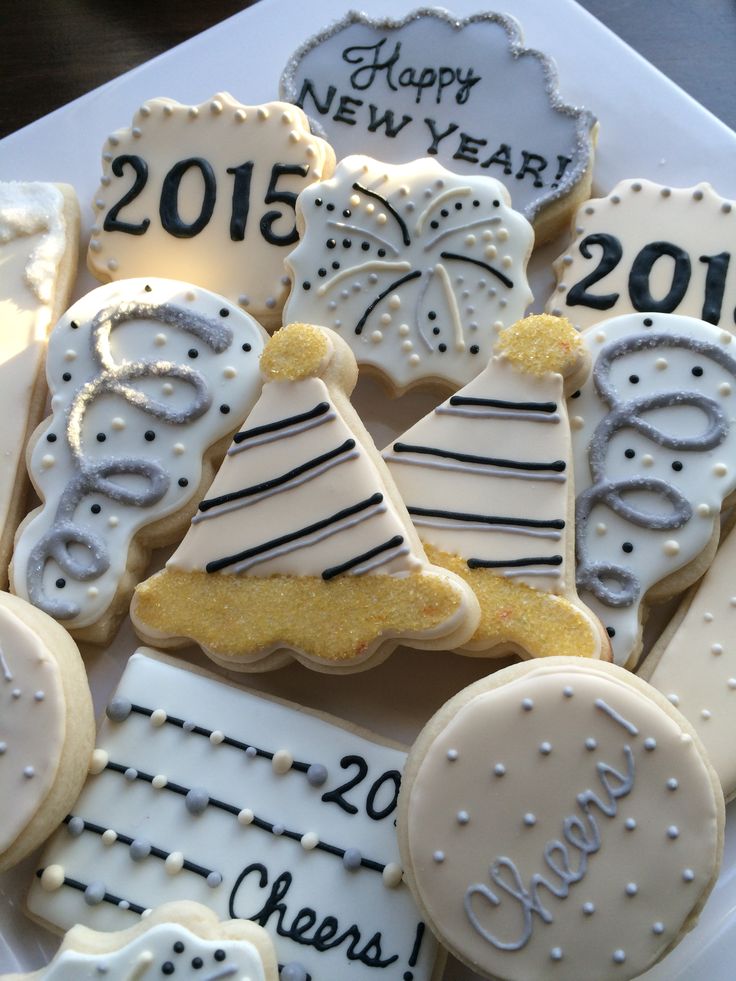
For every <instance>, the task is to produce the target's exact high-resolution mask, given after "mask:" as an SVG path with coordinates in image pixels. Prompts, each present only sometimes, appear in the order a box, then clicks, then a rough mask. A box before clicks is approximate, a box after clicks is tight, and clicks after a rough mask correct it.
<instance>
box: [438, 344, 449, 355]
mask: <svg viewBox="0 0 736 981" xmlns="http://www.w3.org/2000/svg"><path fill="white" fill-rule="evenodd" d="M437 350H438V351H440V352H441V353H442V354H444V353H445V351H446V350H447V345H446V344H438V345H437Z"/></svg>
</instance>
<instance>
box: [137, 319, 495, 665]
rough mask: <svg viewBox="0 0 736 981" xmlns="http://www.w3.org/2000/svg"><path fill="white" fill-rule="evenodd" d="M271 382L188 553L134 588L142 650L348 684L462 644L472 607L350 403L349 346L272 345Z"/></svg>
mask: <svg viewBox="0 0 736 981" xmlns="http://www.w3.org/2000/svg"><path fill="white" fill-rule="evenodd" d="M261 373H262V375H263V379H264V386H263V391H262V393H261V396H260V398H259V400H258V402H257V404H256V406H255V407H254V409H253V411H252V412H251V414H250V415H249V416H248V418H247V419H246V421H245V424H244V426H243V428H242V429H241V430H240V432H239V433H237V434H236V435H235V437H234V439H233V443H232V446H231V447H230V449H229V450H228V452H227V456H226V458H225V462H224V463H223V465H222V467H221V469H220V471H219V473H218V474H217V476H216V478H215V480H214V483H213V484H212V486H211V487H210V489H209V491H207V494H206V496H205V498H204V500H203V501H201V503H200V505H199V511H198V513H197V514H196V515H195V516H194V518H193V519H192V524H191V527H190V529H189V531H188V532H187V535H186V537H185V538H184V541H183V542H182V543H181V545H180V546H179V548H178V549H177V550H176V552H175V553H174V555H173V556H172V557H171V558H170V559H169V561H168V562H167V564H166V568H165V569H164V570H163V571H161V572H159V573H156V574H155V575H154V576H152V577H151V578H150V579H148V580H147V581H146V582H144V583H141V585H140V586H139V587H138V588H137V590H136V593H135V597H134V600H133V605H132V608H131V616H132V619H133V625H134V626H135V628H136V630H137V631H138V633H139V634H140V636H141V637H142V638H143V639H144V640H146V641H147V642H148V643H154V644H158V645H159V646H160V645H164V646H178V645H180V644H181V643H183V642H184V641H185V640H186V639H189V640H194V641H196V642H197V643H198V644H199V645H200V646H201V647H202V648H203V650H204V651H205V652H206V653H207V654H208V655H209V656H210V657H211V658H213V660H215V661H218V662H219V663H220V664H222V665H224V666H226V667H230V668H234V669H241V670H267V669H270V668H275V667H280V666H281V665H283V664H285V663H288V661H289V660H290V659H291V658H292V657H294V658H296V659H297V660H299V661H301V662H302V663H303V664H305V665H306V666H307V667H310V668H314V669H316V670H319V671H354V670H362V669H364V668H368V667H372V666H373V665H374V664H377V663H378V662H379V661H382V660H384V659H385V658H386V657H387V656H388V655H389V654H390V653H391V651H392V650H393V649H394V647H396V645H397V644H398V643H405V644H408V645H409V646H411V647H420V648H425V649H435V648H439V649H451V648H454V647H457V646H459V645H462V644H464V643H466V642H467V641H468V640H469V639H470V637H471V636H472V634H473V632H474V630H475V628H476V625H477V623H478V617H479V609H478V604H477V601H476V599H475V596H474V595H473V593H472V592H471V590H470V588H469V587H468V586H466V584H465V583H464V582H463V581H462V579H460V577H459V576H456V575H455V574H454V573H452V572H447V571H446V570H444V569H440V568H438V567H436V566H432V565H430V564H429V562H428V561H427V558H426V556H425V554H424V550H423V549H422V546H421V543H420V541H419V538H418V537H417V535H416V532H415V531H414V528H413V526H412V524H411V520H410V519H409V516H408V514H407V513H406V508H405V507H404V505H403V503H402V501H401V498H400V496H399V494H398V492H397V490H396V488H395V486H394V485H393V482H392V480H391V477H390V475H389V472H388V469H387V467H386V465H385V463H384V462H383V460H382V459H381V457H380V454H379V453H378V451H377V450H376V448H375V446H374V444H373V441H372V440H371V438H370V436H369V434H368V432H367V431H366V429H365V427H364V426H363V424H362V423H361V421H360V419H359V418H358V415H357V413H356V412H355V410H354V409H353V407H352V405H351V404H350V399H349V395H350V392H351V391H352V390H353V387H354V385H355V382H356V379H357V368H356V364H355V359H354V357H353V355H352V353H351V351H350V349H349V348H348V346H347V344H345V342H344V341H343V340H342V339H341V338H340V337H338V335H337V334H335V333H334V332H332V331H330V330H326V329H325V328H322V327H315V326H311V325H308V324H290V325H289V326H288V327H284V328H283V329H282V330H280V331H278V332H277V333H276V334H274V336H273V337H272V338H271V339H270V340H269V342H268V344H267V345H266V348H265V350H264V352H263V355H262V356H261ZM326 623H329V625H330V626H329V629H325V624H326Z"/></svg>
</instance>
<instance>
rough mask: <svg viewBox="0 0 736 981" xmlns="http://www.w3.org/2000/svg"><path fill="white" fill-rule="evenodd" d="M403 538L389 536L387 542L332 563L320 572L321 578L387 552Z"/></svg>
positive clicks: (352, 567)
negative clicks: (344, 560) (337, 562)
mask: <svg viewBox="0 0 736 981" xmlns="http://www.w3.org/2000/svg"><path fill="white" fill-rule="evenodd" d="M403 541H404V539H403V537H402V536H401V535H394V537H393V538H389V540H388V541H387V542H384V543H383V544H382V545H376V547H375V548H370V549H368V551H367V552H363V553H362V554H361V555H356V556H354V557H353V558H352V559H348V560H347V562H342V563H341V564H340V565H333V566H331V567H330V568H329V569H325V571H324V572H323V573H322V578H323V579H325V580H330V579H334V578H335V576H339V575H340V574H341V573H343V572H347V571H348V570H349V569H354V568H355V566H356V565H360V564H361V563H362V562H367V561H368V560H369V559H372V558H373V557H374V556H376V555H380V554H381V552H388V550H389V549H391V548H396V547H397V546H398V545H401V544H402V543H403Z"/></svg>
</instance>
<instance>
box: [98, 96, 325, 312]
mask: <svg viewBox="0 0 736 981" xmlns="http://www.w3.org/2000/svg"><path fill="white" fill-rule="evenodd" d="M102 160H103V168H102V169H103V173H102V178H101V181H100V187H99V189H98V191H97V195H96V197H95V201H94V207H95V211H96V213H97V219H96V224H95V226H94V228H93V229H92V238H91V239H90V244H89V252H88V254H87V262H88V265H89V268H90V271H91V272H92V273H93V274H94V275H95V276H97V278H98V279H100V280H102V281H103V282H107V281H108V280H114V279H125V278H128V277H131V276H150V275H154V276H168V277H170V278H172V279H182V280H186V281H188V282H191V283H196V284H197V285H198V286H205V287H207V288H208V289H211V290H213V291H214V292H215V293H220V294H222V295H223V296H225V297H227V298H228V300H229V301H230V302H231V303H233V304H236V305H239V306H241V307H242V308H243V309H245V310H247V311H248V313H250V314H252V315H253V316H254V317H256V318H257V319H258V321H259V322H261V323H263V324H264V325H266V326H269V327H277V326H278V325H279V324H280V322H281V316H280V315H281V308H282V306H283V303H284V299H285V298H286V294H287V292H288V285H289V281H288V277H286V276H285V273H284V268H283V263H284V258H285V256H286V255H288V253H289V251H290V250H291V249H292V248H293V246H294V244H295V243H296V242H297V240H298V235H297V230H296V226H295V219H294V202H295V201H296V197H297V194H298V193H299V192H300V191H302V190H303V189H304V188H305V187H307V186H308V185H309V184H311V183H312V182H313V181H315V180H320V179H321V178H323V177H329V176H330V174H331V173H332V170H333V168H334V164H335V155H334V152H333V150H332V147H330V145H329V144H328V143H326V142H325V141H324V140H322V139H320V138H319V137H316V136H312V135H311V133H310V132H309V126H308V123H307V119H306V117H305V115H304V113H303V112H302V111H301V110H300V109H297V108H296V106H292V105H288V104H286V103H283V102H267V103H264V104H263V105H260V106H245V105H242V104H241V103H240V102H237V101H236V100H235V99H233V97H232V96H231V95H228V94H227V93H226V92H220V93H219V94H218V95H216V96H214V97H213V98H212V99H209V100H208V101H207V102H203V103H202V104H201V105H199V106H187V105H182V104H181V103H179V102H175V101H174V100H173V99H149V100H148V102H145V103H144V104H143V105H142V106H141V108H140V109H139V110H138V112H137V113H136V114H135V116H134V117H133V123H132V126H131V127H130V128H129V129H123V130H119V131H117V132H116V133H113V134H112V136H110V137H109V138H108V140H107V141H106V143H105V146H104V149H103V154H102Z"/></svg>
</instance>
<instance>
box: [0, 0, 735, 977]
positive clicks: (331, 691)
mask: <svg viewBox="0 0 736 981" xmlns="http://www.w3.org/2000/svg"><path fill="white" fill-rule="evenodd" d="M355 5H356V6H360V8H361V9H362V10H364V11H365V12H366V13H368V14H369V15H371V16H374V17H375V16H378V17H380V16H391V17H399V16H401V15H403V14H405V13H408V12H409V11H410V10H412V9H414V8H415V7H416V6H418V5H419V4H418V3H416V2H415V3H412V2H411V0H362V2H361V3H359V4H355ZM350 6H351V5H350V3H349V2H346V0H322V2H321V3H320V4H319V5H318V6H317V7H315V5H307V4H304V3H303V0H262V2H261V3H258V4H256V5H255V6H254V7H251V8H249V9H248V10H245V11H243V12H242V13H240V14H238V15H236V16H235V17H233V18H231V19H230V20H228V21H225V22H223V23H222V24H220V25H218V26H216V27H214V28H212V29H211V30H209V31H207V32H205V33H204V34H201V35H199V36H198V37H196V38H193V39H192V40H190V41H188V42H186V43H185V44H183V45H181V46H179V47H177V48H175V49H173V50H171V51H169V52H167V53H166V54H164V55H162V56H160V57H159V58H156V59H154V60H153V61H150V62H148V63H147V64H145V65H143V66H141V67H140V68H137V69H135V70H134V71H131V72H129V73H128V74H126V75H124V76H122V77H121V78H119V79H116V80H114V81H112V82H110V83H108V84H107V85H104V86H102V87H101V88H99V89H96V90H95V91H93V92H90V93H89V94H88V95H86V96H84V97H82V98H81V99H78V100H76V101H75V102H73V103H70V104H69V105H67V106H65V107H63V108H62V109H59V110H57V111H56V112H54V113H52V114H51V115H49V116H46V117H45V118H43V119H40V120H38V121H37V122H35V123H33V124H31V125H30V126H28V127H26V128H25V129H23V130H20V131H19V132H18V133H15V134H13V135H12V136H9V137H7V138H6V139H5V140H3V141H0V179H2V180H49V181H66V182H68V183H71V184H73V185H74V187H75V188H76V191H77V194H78V196H79V199H80V202H81V204H82V209H83V238H84V241H83V246H84V248H86V240H87V238H88V236H89V228H90V225H91V218H92V208H91V201H92V198H93V195H94V192H95V189H96V187H97V184H98V179H99V174H100V154H101V147H102V144H103V141H104V139H105V138H106V136H107V135H108V134H109V133H110V132H111V131H112V130H114V129H117V128H120V127H122V126H127V125H129V123H130V120H131V118H132V116H133V113H134V112H135V110H136V109H137V108H138V107H139V106H140V104H141V103H142V102H143V101H145V100H146V99H149V98H151V97H155V96H162V95H165V96H170V97H172V98H175V99H177V100H179V101H180V102H185V103H191V104H197V103H200V102H202V101H204V100H205V99H207V98H209V97H210V96H212V95H213V94H214V93H216V92H218V91H222V90H226V91H230V92H231V93H232V94H233V95H234V96H235V97H236V98H237V99H239V100H240V101H242V102H245V103H250V104H255V103H259V102H264V101H268V100H271V99H274V98H277V96H278V80H279V75H280V73H281V70H282V68H283V67H284V65H285V63H286V61H287V59H288V57H289V55H290V54H291V52H292V51H293V50H294V49H295V48H296V47H298V45H299V44H301V42H302V41H304V40H305V39H306V38H307V37H309V36H311V35H312V34H313V33H315V32H316V31H317V30H319V29H320V28H321V27H323V26H325V25H326V24H328V23H330V22H331V21H332V20H336V19H338V18H339V17H341V16H342V15H344V14H345V13H346V12H347V10H349V9H350ZM483 6H484V5H482V4H481V5H480V7H481V8H482V7H483ZM485 6H486V7H489V6H490V7H492V6H493V4H492V3H488V4H486V5H485ZM499 6H500V8H502V9H503V11H504V12H506V13H509V14H511V15H513V16H514V17H516V18H517V19H518V20H519V22H520V23H521V25H522V27H523V31H524V36H525V41H526V43H527V45H528V46H530V47H538V48H540V49H541V50H543V51H545V52H547V53H549V54H550V55H552V56H553V57H554V59H555V61H556V62H557V65H558V69H559V75H560V79H561V82H560V90H561V94H562V96H563V98H564V99H565V100H566V101H567V102H570V103H573V104H580V105H585V106H587V107H589V108H590V109H592V110H593V111H594V112H595V113H596V115H597V116H598V118H599V120H600V124H601V130H600V139H599V144H598V153H597V159H596V165H595V185H594V190H595V192H596V193H597V192H605V191H607V190H609V189H610V188H611V187H612V185H613V184H615V183H616V182H617V181H618V180H619V179H621V178H624V177H645V178H650V179H652V180H655V181H658V182H660V183H666V184H670V185H672V186H687V185H690V184H695V183H697V182H698V181H702V180H708V181H710V182H711V183H712V184H713V185H714V187H715V188H716V190H717V191H718V192H719V193H720V194H721V195H723V196H726V197H736V168H734V166H733V160H734V159H735V158H736V157H735V154H736V133H734V132H732V131H731V130H729V129H728V128H727V127H725V126H724V125H723V124H722V123H720V122H719V121H718V120H717V119H716V118H715V117H714V116H712V115H711V114H710V113H708V112H707V111H706V110H705V109H703V108H702V107H701V106H700V105H698V104H697V103H696V102H694V101H693V100H692V99H691V98H690V97H689V96H687V95H686V94H685V93H684V92H682V91H681V90H680V89H678V88H677V87H676V86H674V85H673V84H672V83H671V82H670V81H669V80H668V79H667V78H665V77H664V76H663V75H661V74H660V73H659V72H657V71H656V70H655V69H654V68H653V67H652V66H651V65H649V64H648V63H647V62H646V61H644V60H643V59H642V58H641V57H639V55H637V54H636V53H635V52H634V51H632V50H631V49H630V48H628V47H627V46H626V45H625V44H624V43H623V42H622V41H620V40H619V39H618V38H617V37H616V36H615V35H613V34H611V33H610V32H609V31H608V30H607V29H606V28H604V27H603V26H602V25H601V24H600V23H599V22H598V21H596V20H595V19H594V18H593V17H591V16H590V15H589V14H588V13H586V12H585V11H584V10H583V9H582V8H580V7H579V6H578V5H577V4H576V3H575V2H574V0H555V2H554V3H553V4H551V3H549V2H547V3H543V2H540V0H504V2H503V3H502V4H501V5H499ZM451 7H452V11H453V13H456V14H458V15H461V16H462V15H468V14H470V13H474V12H476V11H477V10H478V9H479V5H478V3H477V2H475V3H473V2H470V0H454V2H453V3H452V4H451ZM643 94H645V96H646V97H645V98H644V97H643ZM561 247H562V246H561V243H556V244H552V245H550V246H548V247H547V248H545V249H544V250H542V252H540V253H539V254H538V255H537V256H536V257H535V260H534V269H533V274H532V285H533V288H534V291H535V296H536V303H535V306H536V307H537V308H541V307H542V306H543V305H544V301H545V300H546V298H547V295H548V293H549V291H550V289H551V286H552V283H553V276H552V273H551V270H550V267H549V263H550V261H551V259H552V258H554V257H555V256H556V255H557V254H558V253H559V251H560V249H561ZM94 285H96V283H95V281H94V280H93V279H92V277H91V276H90V275H89V274H88V273H87V272H86V271H85V270H81V271H80V275H79V278H78V282H77V286H76V293H75V296H81V295H82V294H83V293H85V292H86V291H87V290H89V289H91V288H92V287H93V286H94ZM433 401H436V399H435V400H433V399H432V397H431V396H430V395H415V396H411V397H409V398H407V399H404V400H402V401H401V402H400V403H395V402H391V401H390V400H387V399H385V398H384V397H383V396H382V394H381V392H380V390H379V389H378V388H376V387H374V386H373V385H371V384H370V383H367V382H361V384H360V385H359V390H358V395H357V400H356V404H357V407H358V409H359V411H361V413H362V414H363V415H364V417H365V418H366V421H367V423H368V425H369V428H370V429H371V431H372V432H373V435H374V437H375V438H376V441H377V443H378V445H384V444H385V443H386V442H387V441H388V440H389V439H390V438H391V437H393V436H394V435H395V434H396V433H397V432H400V431H401V430H402V429H404V428H405V427H406V426H407V425H408V424H409V423H410V422H411V421H413V420H414V419H415V418H417V417H418V416H419V415H420V414H421V413H423V412H425V411H427V410H428V409H429V408H430V407H431V405H432V404H433ZM136 644H137V642H136V639H135V636H134V634H133V632H132V629H131V628H130V625H129V624H128V623H126V624H125V625H124V627H123V628H122V630H121V632H120V634H119V636H118V637H117V638H116V640H115V642H114V644H113V645H112V646H111V648H110V649H109V650H106V651H101V650H99V649H91V648H90V649H88V650H87V651H85V654H86V657H87V665H88V668H89V674H90V679H91V684H92V689H93V694H94V696H95V702H96V708H97V711H98V713H99V712H100V711H101V709H102V707H103V706H104V704H105V702H106V700H107V697H108V695H109V693H110V691H111V690H112V689H113V687H114V685H115V683H116V681H117V679H118V677H119V676H120V673H121V672H122V668H123V665H124V664H125V661H126V659H127V657H128V656H129V655H130V654H131V653H132V651H133V650H134V649H135V647H136ZM189 656H190V658H191V659H197V658H199V660H200V663H204V661H203V659H202V658H201V656H198V655H197V654H195V653H194V652H192V653H191V654H190V655H189ZM501 663H503V662H501ZM497 664H498V662H489V661H487V660H484V659H471V658H461V657H457V656H453V655H449V654H442V653H422V652H417V651H414V652H411V651H407V650H403V649H402V650H399V651H397V652H396V653H395V654H394V655H393V656H392V657H391V658H390V659H389V660H388V661H387V662H386V663H385V664H383V665H381V666H380V667H378V668H375V669H373V670H372V671H370V672H367V673H365V674H360V675H352V676H347V677H335V676H325V675H319V674H315V673H312V672H309V671H307V670H306V669H304V668H302V667H300V666H298V665H294V666H292V667H289V668H286V669H283V670H281V671H278V672H275V673H271V674H265V675H255V676H244V677H242V680H243V681H245V682H246V683H248V684H249V685H250V686H251V687H253V688H258V689H261V690H264V691H268V692H271V693H274V694H276V695H280V696H282V697H285V698H289V699H292V700H294V701H297V702H300V703H302V704H304V705H308V706H311V707H314V708H318V709H323V710H326V711H329V712H332V713H334V714H336V715H339V716H342V717H344V718H347V719H349V720H352V721H354V722H356V723H359V724H362V725H364V726H367V727H369V728H373V729H374V730H376V731H377V732H379V733H382V734H384V735H387V736H391V737H394V738H398V739H402V740H404V741H405V742H407V743H408V742H410V741H411V740H412V739H413V738H414V736H415V735H416V733H417V732H418V731H419V729H420V728H421V726H422V724H423V723H424V722H425V721H426V719H428V718H429V716H430V715H431V714H432V713H433V712H434V711H435V710H436V709H437V708H439V706H440V705H441V704H442V703H443V702H444V701H446V700H447V698H449V697H450V696H451V695H452V694H454V693H455V692H456V691H458V690H459V689H460V688H462V687H464V686H465V685H467V684H469V683H470V682H472V681H474V680H476V679H477V678H480V677H482V676H483V675H485V674H487V673H488V672H489V671H490V670H492V668H493V667H494V666H496V665H497ZM734 807H736V805H732V806H731V808H730V812H731V813H730V815H729V821H728V824H727V831H726V853H725V858H724V863H723V870H722V873H721V876H720V879H719V881H718V884H717V886H716V888H715V890H714V892H713V894H712V896H711V898H710V900H709V901H708V904H707V905H706V908H705V910H704V912H703V914H702V916H701V920H700V923H699V925H698V927H697V928H696V930H694V931H693V932H692V933H691V934H690V935H689V936H688V937H687V938H686V939H685V940H684V941H683V943H682V944H681V945H680V946H679V947H678V948H677V949H676V950H675V951H674V952H673V953H672V954H671V955H670V956H669V957H668V958H666V960H665V961H663V962H662V963H661V964H660V965H658V966H657V967H656V968H654V969H653V970H652V971H650V972H649V973H648V974H647V975H646V978H647V979H648V981H703V979H708V981H730V979H731V978H732V977H733V967H732V961H733V958H734V955H736V912H734V911H735V910H736V810H734ZM34 867H35V858H31V859H30V860H28V861H26V862H24V863H23V864H22V865H21V866H20V867H18V868H16V869H14V870H13V871H12V872H10V873H6V874H5V875H2V876H0V973H2V972H6V971H14V970H32V969H36V968H38V967H40V966H42V965H43V964H44V963H45V962H46V961H47V960H48V959H49V958H50V956H51V955H52V953H53V951H54V950H55V948H56V946H57V940H56V939H55V938H54V937H53V936H52V935H50V934H49V933H47V932H46V931H44V930H42V929H41V928H40V927H37V926H35V925H34V924H32V923H31V922H30V921H29V920H27V919H26V918H25V917H24V915H23V914H22V912H21V908H20V907H21V904H22V899H23V895H24V893H25V891H26V889H27V885H28V883H29V881H30V877H31V875H32V871H33V869H34ZM475 977H476V976H475V975H474V974H472V972H469V971H468V970H467V969H466V968H464V967H462V966H461V965H459V964H457V963H456V962H454V961H452V960H450V962H449V963H448V967H447V970H446V974H445V981H472V979H473V978H475Z"/></svg>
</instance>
